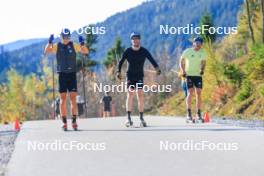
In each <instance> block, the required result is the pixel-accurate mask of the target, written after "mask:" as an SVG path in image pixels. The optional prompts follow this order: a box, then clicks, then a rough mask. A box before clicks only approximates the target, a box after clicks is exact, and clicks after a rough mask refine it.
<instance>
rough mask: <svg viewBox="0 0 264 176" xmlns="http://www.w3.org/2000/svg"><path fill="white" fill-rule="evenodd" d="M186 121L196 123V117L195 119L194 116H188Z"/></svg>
mask: <svg viewBox="0 0 264 176" xmlns="http://www.w3.org/2000/svg"><path fill="white" fill-rule="evenodd" d="M186 123H195V119H193V118H192V117H187V119H186Z"/></svg>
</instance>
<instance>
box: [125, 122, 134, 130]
mask: <svg viewBox="0 0 264 176" xmlns="http://www.w3.org/2000/svg"><path fill="white" fill-rule="evenodd" d="M125 125H126V127H127V128H129V127H133V122H132V121H127V122H126V124H125Z"/></svg>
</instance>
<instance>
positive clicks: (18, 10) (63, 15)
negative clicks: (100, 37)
mask: <svg viewBox="0 0 264 176" xmlns="http://www.w3.org/2000/svg"><path fill="white" fill-rule="evenodd" d="M144 1H145V0H5V1H2V2H1V6H0V23H1V28H0V44H4V43H8V42H12V41H16V40H22V39H30V38H48V37H49V35H50V34H52V33H55V34H56V33H59V32H60V31H61V29H62V28H64V27H67V28H70V29H71V30H74V29H78V28H79V27H82V26H85V25H87V24H91V23H96V22H101V21H104V20H105V19H106V18H107V17H109V16H111V15H113V14H115V13H117V12H122V11H124V10H127V9H130V8H132V7H135V6H137V5H139V4H141V3H142V2H144Z"/></svg>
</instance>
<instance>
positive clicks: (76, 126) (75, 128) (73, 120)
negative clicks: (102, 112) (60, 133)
mask: <svg viewBox="0 0 264 176" xmlns="http://www.w3.org/2000/svg"><path fill="white" fill-rule="evenodd" d="M72 129H73V130H74V131H77V130H78V125H77V123H76V117H73V118H72Z"/></svg>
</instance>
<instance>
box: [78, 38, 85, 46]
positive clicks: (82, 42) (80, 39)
mask: <svg viewBox="0 0 264 176" xmlns="http://www.w3.org/2000/svg"><path fill="white" fill-rule="evenodd" d="M79 43H80V45H81V46H83V45H84V39H83V37H82V36H81V35H79Z"/></svg>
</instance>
